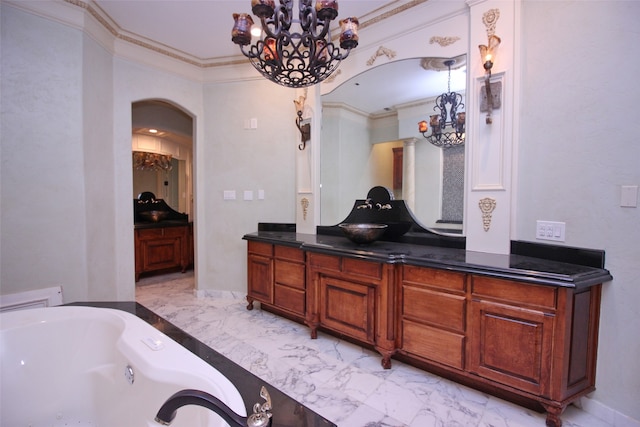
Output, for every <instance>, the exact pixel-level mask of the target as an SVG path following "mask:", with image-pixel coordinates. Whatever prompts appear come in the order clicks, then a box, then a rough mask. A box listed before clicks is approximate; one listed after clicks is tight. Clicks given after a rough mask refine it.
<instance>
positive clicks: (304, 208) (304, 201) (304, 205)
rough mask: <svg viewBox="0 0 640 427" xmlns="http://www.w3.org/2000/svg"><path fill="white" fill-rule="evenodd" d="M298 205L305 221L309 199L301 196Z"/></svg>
mask: <svg viewBox="0 0 640 427" xmlns="http://www.w3.org/2000/svg"><path fill="white" fill-rule="evenodd" d="M300 206H302V219H303V220H304V221H306V220H307V212H308V209H309V199H307V198H306V197H303V198H302V199H300Z"/></svg>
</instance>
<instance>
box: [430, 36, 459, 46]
mask: <svg viewBox="0 0 640 427" xmlns="http://www.w3.org/2000/svg"><path fill="white" fill-rule="evenodd" d="M458 40H460V37H455V36H454V37H440V36H433V37H431V38H430V39H429V44H434V43H438V44H439V45H440V46H442V47H446V46H449V45H452V44H454V43H455V42H457V41H458Z"/></svg>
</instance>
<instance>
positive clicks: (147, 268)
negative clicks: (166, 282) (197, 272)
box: [134, 223, 191, 282]
mask: <svg viewBox="0 0 640 427" xmlns="http://www.w3.org/2000/svg"><path fill="white" fill-rule="evenodd" d="M189 233H190V226H189V224H187V223H185V224H184V225H178V226H167V227H151V228H136V229H134V240H135V267H136V277H135V280H136V282H137V281H138V280H140V275H141V274H144V273H150V272H155V271H161V270H170V269H180V271H182V272H183V273H184V272H185V271H186V269H187V267H188V266H189V264H190V247H189V246H190V242H191V240H190V237H189Z"/></svg>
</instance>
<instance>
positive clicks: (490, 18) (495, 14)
mask: <svg viewBox="0 0 640 427" xmlns="http://www.w3.org/2000/svg"><path fill="white" fill-rule="evenodd" d="M498 19H500V9H489V10H487V11H486V12H485V13H484V14H483V15H482V23H483V24H484V26H485V27H487V37H491V36H492V35H494V34H495V32H496V23H497V22H498Z"/></svg>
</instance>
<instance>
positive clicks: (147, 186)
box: [131, 100, 193, 215]
mask: <svg viewBox="0 0 640 427" xmlns="http://www.w3.org/2000/svg"><path fill="white" fill-rule="evenodd" d="M131 112H132V164H133V198H136V197H138V195H140V194H141V193H144V192H151V193H153V194H155V195H156V197H157V198H159V199H163V200H164V201H165V203H167V205H169V206H170V207H171V208H172V209H175V210H176V211H178V212H182V213H186V214H188V215H191V212H192V211H193V200H192V197H193V196H192V195H193V190H192V188H193V179H192V176H191V175H192V174H191V170H192V164H193V160H192V158H193V154H192V153H193V147H192V145H193V143H192V133H193V119H192V118H191V117H190V116H189V115H188V114H186V113H184V112H183V111H181V110H180V109H179V108H177V107H175V106H174V105H172V104H170V103H168V102H164V101H159V100H149V101H140V102H135V103H133V104H132V108H131Z"/></svg>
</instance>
